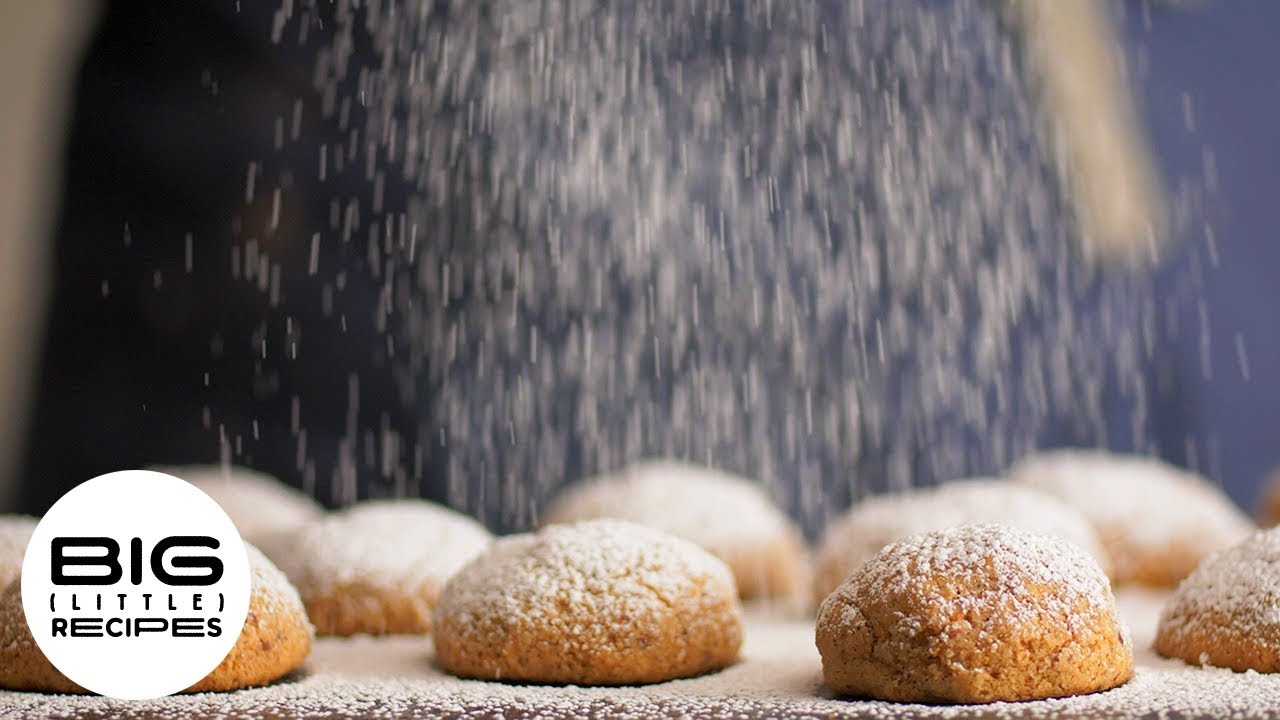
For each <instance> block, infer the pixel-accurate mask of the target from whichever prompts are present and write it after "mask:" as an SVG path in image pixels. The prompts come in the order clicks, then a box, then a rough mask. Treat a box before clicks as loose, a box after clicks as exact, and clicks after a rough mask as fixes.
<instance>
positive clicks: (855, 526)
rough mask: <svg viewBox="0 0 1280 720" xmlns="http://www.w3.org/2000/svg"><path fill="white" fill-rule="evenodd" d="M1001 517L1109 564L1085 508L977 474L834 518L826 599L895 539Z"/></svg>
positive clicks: (824, 548)
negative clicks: (1082, 510) (1081, 511)
mask: <svg viewBox="0 0 1280 720" xmlns="http://www.w3.org/2000/svg"><path fill="white" fill-rule="evenodd" d="M988 522H998V523H1003V524H1007V525H1011V526H1014V527H1019V528H1023V529H1025V530H1034V531H1036V532H1043V533H1048V534H1050V535H1054V536H1057V537H1061V538H1063V539H1065V540H1068V541H1070V542H1072V543H1075V544H1076V545H1078V546H1079V547H1081V548H1082V549H1084V550H1085V551H1087V552H1088V553H1089V554H1090V555H1092V556H1093V557H1094V558H1096V559H1097V560H1098V561H1099V562H1100V563H1102V565H1103V567H1104V568H1109V564H1110V558H1109V556H1108V554H1107V552H1106V551H1105V550H1104V549H1103V547H1102V542H1101V540H1100V539H1099V538H1098V535H1097V533H1095V532H1094V530H1093V527H1092V526H1091V525H1090V524H1089V521H1088V520H1087V519H1086V518H1085V517H1084V516H1083V515H1082V514H1081V513H1080V511H1078V510H1076V509H1075V508H1073V507H1071V506H1069V505H1067V504H1066V503H1064V502H1062V501H1061V500H1059V499H1058V498H1056V497H1054V496H1052V495H1050V494H1049V493H1046V492H1043V491H1040V490H1037V489H1035V488H1029V487H1025V486H1022V485H1018V484H1014V483H1011V482H1008V481H1005V480H994V479H982V478H974V479H968V480H957V481H954V482H949V483H945V484H943V485H941V486H939V487H937V488H931V489H918V490H911V491H908V492H904V493H896V494H892V495H882V496H877V497H873V498H868V499H866V500H863V501H862V502H860V503H858V504H856V505H854V506H853V508H851V509H850V510H849V512H848V513H846V514H845V515H844V516H843V517H841V518H840V519H839V520H837V521H836V522H835V523H833V524H832V525H831V526H830V527H829V528H828V529H827V532H826V534H825V535H824V536H823V539H822V545H821V547H820V548H819V550H818V556H817V559H816V563H815V565H816V568H815V570H816V573H815V574H816V578H815V587H814V596H815V597H816V598H818V599H819V600H821V599H822V598H824V597H826V596H827V594H829V593H830V592H831V591H832V590H834V589H835V588H836V587H837V586H839V585H840V583H842V582H844V579H845V578H847V577H848V576H849V575H850V573H852V572H853V571H854V570H856V569H858V567H860V566H861V565H862V564H863V563H865V562H867V561H868V560H870V559H871V558H873V557H875V555H876V553H878V552H880V549H881V548H883V547H884V546H885V545H888V544H889V543H891V542H894V541H896V540H900V539H902V538H905V537H908V536H911V535H916V534H919V533H924V532H930V531H933V530H942V529H944V528H948V527H955V526H957V525H967V524H973V523H988Z"/></svg>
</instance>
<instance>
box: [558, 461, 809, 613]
mask: <svg viewBox="0 0 1280 720" xmlns="http://www.w3.org/2000/svg"><path fill="white" fill-rule="evenodd" d="M593 518H617V519H621V520H629V521H631V522H635V523H638V524H640V525H645V526H647V527H651V528H657V529H659V530H663V531H665V532H668V533H671V534H672V535H675V536H677V537H682V538H684V539H686V540H690V541H692V542H694V543H696V544H697V545H700V546H701V547H702V548H704V549H705V550H707V551H708V552H710V553H711V554H712V555H715V556H716V557H718V558H720V559H721V560H723V561H725V562H726V563H727V564H728V565H729V568H730V569H731V570H733V574H734V577H735V578H736V579H737V581H738V591H739V592H740V593H741V594H742V597H743V598H744V599H753V598H759V597H773V598H777V599H778V600H779V601H780V602H779V605H780V606H781V607H782V608H783V609H785V608H792V609H796V610H801V611H803V609H805V608H807V607H808V606H809V604H810V602H809V598H808V593H809V587H808V585H809V575H810V573H809V559H808V557H807V553H806V551H805V547H804V539H803V538H802V537H801V535H800V531H799V529H798V528H797V527H796V526H795V524H794V523H792V522H791V520H790V519H789V518H788V517H787V516H786V515H785V514H784V513H783V512H782V510H781V509H779V508H778V506H777V505H775V504H774V502H773V500H772V499H771V498H770V496H769V493H768V492H767V490H766V489H765V487H764V486H763V485H761V484H759V483H756V482H753V481H751V480H748V479H746V478H743V477H738V476H735V475H731V474H729V473H725V472H721V471H719V470H715V469H712V468H709V467H705V466H699V465H693V464H690V463H684V462H676V461H672V460H649V461H645V462H640V463H635V464H632V465H628V466H626V467H624V468H621V469H619V470H616V471H614V472H612V473H609V474H606V475H602V476H598V477H595V478H589V479H587V480H585V481H583V482H582V483H580V484H578V485H577V486H575V487H573V488H571V489H569V490H568V491H566V492H564V493H562V494H561V495H560V496H558V497H557V498H556V500H555V502H553V503H551V505H550V507H549V508H548V509H547V513H546V515H545V516H544V517H543V522H544V523H560V522H571V521H575V520H589V519H593Z"/></svg>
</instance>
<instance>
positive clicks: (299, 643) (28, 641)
mask: <svg viewBox="0 0 1280 720" xmlns="http://www.w3.org/2000/svg"><path fill="white" fill-rule="evenodd" d="M249 550H250V553H249V557H250V565H251V568H252V572H253V579H254V585H253V590H252V591H251V595H250V596H249V614H248V615H247V617H246V619H245V623H244V629H243V630H241V631H240V637H239V638H237V639H236V643H235V645H233V646H232V648H231V651H230V652H229V653H227V657H226V658H224V659H223V661H222V662H221V663H220V664H219V665H218V666H217V667H216V668H214V669H213V671H212V672H210V673H209V674H208V675H207V676H205V678H204V679H203V680H201V681H200V682H198V683H196V684H195V685H192V686H191V687H189V688H187V689H186V690H185V691H184V692H216V691H225V690H237V689H240V688H246V687H255V686H258V685H266V684H268V683H270V682H273V681H275V680H278V679H280V678H281V677H284V676H285V675H288V674H289V673H291V672H293V671H294V670H296V669H298V668H299V667H300V666H301V665H302V662H303V661H304V660H306V657H307V654H308V653H309V652H310V651H311V640H312V637H313V632H312V629H311V624H310V623H309V622H308V621H307V617H306V613H305V611H304V610H303V607H302V602H301V601H300V600H299V599H298V597H297V593H296V592H295V591H294V590H293V588H292V587H291V586H289V585H288V582H287V581H286V580H285V578H284V576H283V575H282V574H281V573H280V571H279V570H277V569H276V568H275V567H274V566H271V565H270V564H269V563H268V561H267V560H266V559H265V558H264V557H262V556H261V555H260V554H258V552H257V551H256V550H254V549H251V548H249ZM255 556H256V557H255ZM263 563H267V564H266V565H265V566H264V565H263ZM0 687H3V688H6V689H9V690H28V691H36V692H52V693H73V694H85V693H88V692H89V691H88V690H86V689H85V688H83V687H81V686H80V685H78V684H76V683H74V682H72V681H71V680H70V679H68V678H67V677H66V676H65V675H63V674H62V673H61V672H60V671H59V670H58V669H57V668H55V667H54V666H53V663H51V662H49V659H48V658H47V657H45V654H44V653H43V652H41V650H40V646H39V645H37V644H36V641H35V638H34V637H32V635H31V629H30V628H29V627H28V626H27V620H26V616H25V615H24V613H23V611H22V581H21V579H19V580H16V581H14V582H13V583H11V584H10V585H9V587H8V588H6V589H5V590H4V591H3V592H0Z"/></svg>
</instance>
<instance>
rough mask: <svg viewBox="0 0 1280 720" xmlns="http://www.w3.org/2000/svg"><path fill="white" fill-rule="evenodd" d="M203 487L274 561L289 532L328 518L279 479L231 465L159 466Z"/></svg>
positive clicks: (309, 499)
mask: <svg viewBox="0 0 1280 720" xmlns="http://www.w3.org/2000/svg"><path fill="white" fill-rule="evenodd" d="M152 469H153V470H155V471H156V472H162V473H165V474H168V475H172V476H174V477H176V478H181V479H182V480H186V481H187V482H189V483H191V484H192V485H195V486H196V487H198V488H200V490H202V491H203V492H204V493H205V494H206V495H208V496H209V497H211V498H213V501H214V502H216V503H218V505H219V506H221V507H222V510H223V512H225V513H226V514H227V517H229V518H231V522H232V523H234V524H235V526H236V530H238V531H239V532H240V537H242V538H244V540H245V541H246V542H250V543H253V544H254V545H257V546H258V547H259V548H260V549H261V550H263V552H265V553H266V554H267V556H268V557H270V558H271V559H273V560H277V561H278V558H277V555H278V553H277V546H278V545H280V544H281V539H282V538H284V537H285V536H287V534H288V533H290V532H292V531H294V530H296V529H298V528H300V527H302V526H303V525H306V524H307V523H311V522H315V521H317V520H319V519H320V518H321V517H323V516H324V508H322V507H321V506H320V504H319V503H317V502H316V501H315V500H314V499H312V498H311V497H310V496H308V495H306V494H304V493H302V492H299V491H298V490H296V489H294V488H292V487H289V486H288V485H285V484H284V483H283V482H280V481H279V480H277V479H276V478H274V477H272V476H270V475H267V474H264V473H260V472H257V471H255V470H250V469H249V468H244V467H239V466H227V465H186V466H177V467H156V468H152Z"/></svg>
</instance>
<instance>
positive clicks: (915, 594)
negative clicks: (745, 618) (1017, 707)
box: [816, 525, 1133, 703]
mask: <svg viewBox="0 0 1280 720" xmlns="http://www.w3.org/2000/svg"><path fill="white" fill-rule="evenodd" d="M816 642H817V646H818V652H819V654H821V656H822V673H823V676H824V678H825V679H826V682H827V686H828V687H830V688H831V689H832V690H833V691H835V692H836V693H839V694H842V695H853V696H870V697H874V698H879V699H882V700H894V701H899V702H927V703H987V702H997V701H1019V700H1034V699H1041V698H1050V697H1065V696H1068V695H1079V694H1083V693H1091V692H1097V691H1100V690H1106V689H1109V688H1113V687H1116V686H1118V685H1121V684H1123V683H1124V682H1126V681H1127V680H1128V679H1129V678H1130V676H1131V675H1132V674H1133V648H1132V645H1131V644H1130V642H1129V640H1128V638H1127V636H1126V633H1125V631H1124V630H1123V629H1122V627H1121V625H1120V621H1119V617H1118V616H1117V614H1116V609H1115V599H1114V597H1113V596H1112V594H1111V585H1110V583H1109V582H1108V580H1107V576H1106V575H1105V574H1104V573H1103V572H1102V568H1101V567H1099V566H1098V563H1097V561H1095V560H1094V559H1093V558H1092V557H1090V556H1089V555H1088V554H1087V553H1085V552H1084V551H1083V550H1081V549H1080V548H1079V547H1078V546H1076V545H1074V544H1072V543H1069V542H1067V541H1065V540H1063V539H1061V538H1057V537H1054V536H1051V535H1044V534H1041V533H1034V532H1029V531H1026V530H1021V529H1017V528H1012V527H1009V526H1005V525H965V526H961V527H955V528H947V529H945V530H937V531H934V532H929V533H925V534H923V535H913V536H912V537H910V538H907V539H904V540H900V541H898V542H895V543H893V544H891V545H889V546H888V547H886V548H884V549H883V550H882V551H881V552H880V553H879V554H878V555H876V557H875V558H873V559H872V560H871V561H870V562H868V563H866V564H865V565H863V566H862V567H860V568H858V570H857V571H855V572H854V574H853V575H852V576H851V577H850V578H849V579H848V580H847V581H846V582H845V583H844V584H843V585H841V586H840V587H839V588H838V589H837V590H836V591H835V592H834V593H832V594H831V595H829V596H828V597H827V599H826V600H825V601H823V603H822V607H821V609H820V610H819V612H818V624H817V631H816Z"/></svg>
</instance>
